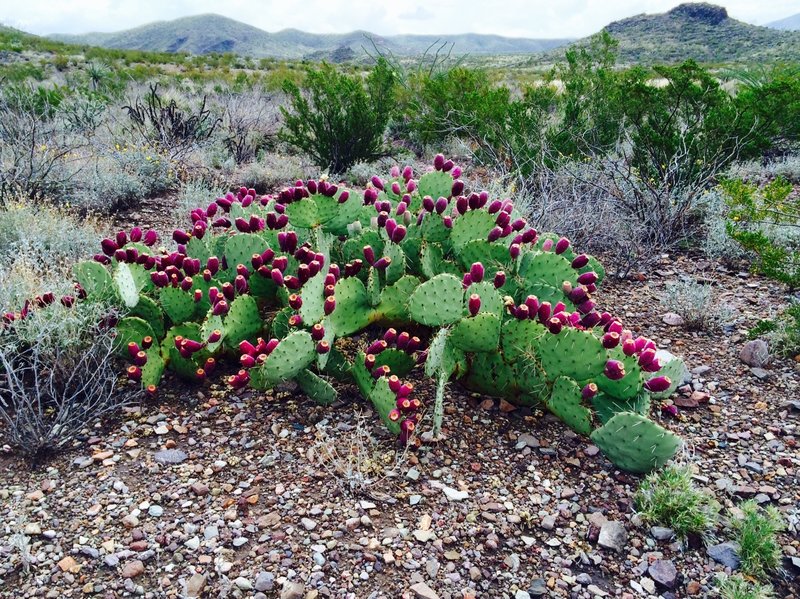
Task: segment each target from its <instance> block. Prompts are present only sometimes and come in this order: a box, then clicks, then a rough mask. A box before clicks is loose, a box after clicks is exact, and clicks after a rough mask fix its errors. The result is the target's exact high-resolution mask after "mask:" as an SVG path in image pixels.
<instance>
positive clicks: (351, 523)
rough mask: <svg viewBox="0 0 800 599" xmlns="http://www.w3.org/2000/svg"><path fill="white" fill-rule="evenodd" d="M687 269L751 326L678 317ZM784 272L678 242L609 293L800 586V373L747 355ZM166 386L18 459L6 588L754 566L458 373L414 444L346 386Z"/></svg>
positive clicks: (713, 471) (705, 582) (532, 577)
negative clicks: (665, 360)
mask: <svg viewBox="0 0 800 599" xmlns="http://www.w3.org/2000/svg"><path fill="white" fill-rule="evenodd" d="M684 274H690V275H692V276H693V277H695V278H700V279H707V280H713V281H714V282H715V287H716V289H717V292H718V297H719V299H720V301H723V302H729V303H731V304H732V305H733V306H734V307H735V309H736V312H737V316H738V321H737V322H736V323H735V324H734V325H732V326H729V327H727V328H726V329H724V330H723V331H719V332H714V333H706V332H697V333H692V332H687V331H685V330H683V329H682V328H681V327H677V326H670V325H668V324H665V323H664V321H663V319H662V317H663V312H664V310H663V308H661V307H660V306H659V304H658V301H657V299H656V298H657V296H658V294H659V292H660V290H661V289H662V288H663V285H664V282H665V281H667V280H671V279H674V278H675V277H677V276H681V275H684ZM774 288H775V286H774V284H772V283H770V282H768V281H764V280H761V279H758V278H756V277H751V276H749V275H746V274H741V273H738V272H736V271H735V270H733V271H728V270H726V269H724V268H722V267H719V266H717V265H715V264H712V263H705V262H703V261H698V260H694V259H691V258H679V259H676V260H672V259H668V260H664V262H663V264H662V265H661V267H660V269H658V270H656V271H655V272H654V273H653V274H652V275H650V276H648V277H639V278H638V280H633V281H626V282H610V283H609V284H608V285H606V289H605V290H604V292H603V294H602V298H603V301H604V302H605V303H606V305H608V306H609V307H611V308H613V311H614V312H615V313H618V314H619V315H621V316H622V317H623V318H624V320H625V322H626V323H627V324H629V325H632V326H634V327H636V328H637V329H639V330H641V332H642V333H643V334H646V335H648V336H651V337H653V338H654V339H655V340H656V341H657V342H658V343H659V345H660V346H661V347H662V348H664V349H667V350H669V351H670V352H673V353H674V354H677V355H680V356H683V357H684V358H685V359H686V361H687V364H688V365H689V368H690V369H691V372H692V374H691V376H690V379H691V382H688V383H687V384H686V385H685V386H684V387H683V388H682V390H681V393H680V394H679V395H678V396H677V397H676V398H675V399H674V401H675V403H676V404H677V405H678V406H679V415H678V417H677V418H672V417H669V416H667V417H665V418H664V419H663V420H662V422H663V423H664V424H665V425H666V426H668V427H669V428H671V429H673V430H675V431H676V432H678V433H679V434H680V435H681V436H682V437H683V438H684V439H685V440H686V447H687V448H686V451H685V455H684V456H683V459H685V460H687V461H689V462H690V463H692V464H693V465H694V468H695V470H696V477H695V478H696V481H697V483H698V484H699V485H700V486H702V487H705V488H708V489H709V490H710V491H712V492H713V493H715V495H716V496H717V498H718V499H719V500H720V502H722V503H723V505H725V506H726V507H731V506H734V505H735V504H736V502H738V501H739V500H740V499H742V498H745V497H755V498H756V499H757V500H758V501H759V502H761V503H772V504H774V505H775V506H777V507H778V508H779V509H780V510H781V512H782V513H783V514H784V516H785V519H786V521H787V525H788V528H787V530H786V532H785V533H784V534H783V535H782V536H781V545H782V550H783V553H784V555H785V556H786V560H785V565H786V570H785V572H784V574H783V575H782V576H780V577H776V579H775V580H774V581H773V582H774V584H775V585H776V590H777V593H778V595H779V596H780V597H796V596H800V594H798V592H797V589H798V588H800V570H799V569H797V565H798V564H800V553H799V551H800V537H799V536H798V535H799V534H800V508H798V502H799V500H800V484H798V482H800V481H798V471H800V470H799V469H800V451H798V448H797V445H796V442H797V437H798V434H800V429H798V422H800V411H799V410H798V408H800V404H799V403H798V402H797V392H798V385H799V383H800V373H799V372H798V365H797V363H796V362H794V361H792V360H789V359H777V360H773V361H772V363H771V364H769V365H757V366H755V367H751V366H748V365H746V364H744V363H743V362H742V361H741V360H740V358H739V353H740V351H741V349H742V347H743V345H744V343H745V342H746V337H745V333H746V329H747V328H748V327H749V326H752V325H753V324H754V323H755V322H756V320H757V319H758V317H759V315H760V314H761V313H762V312H763V311H764V305H765V303H769V304H770V305H773V306H776V307H777V306H778V304H779V302H780V298H779V297H777V298H776V297H775V292H774ZM165 387H168V388H169V389H170V390H168V391H166V392H165V393H163V394H162V395H161V397H160V399H159V400H158V401H151V402H148V403H146V404H145V405H143V406H141V408H140V409H134V410H129V411H127V412H126V413H125V414H124V416H123V417H122V419H121V421H120V422H117V423H111V424H108V425H106V426H104V427H102V428H97V429H96V430H95V431H94V435H93V436H92V437H91V438H87V439H86V440H85V441H83V442H81V443H80V444H78V445H77V446H76V447H75V448H74V450H72V451H70V452H67V453H65V454H63V455H60V456H57V457H56V458H54V459H52V460H50V461H48V462H45V463H43V464H41V465H39V466H37V467H36V468H34V469H28V467H27V466H25V465H24V464H22V463H21V462H20V461H18V460H17V459H15V458H14V457H13V456H6V457H5V458H0V460H1V461H0V597H53V598H56V597H81V596H87V597H88V596H97V597H109V598H110V597H125V596H137V595H138V596H144V597H154V598H155V597H187V596H188V597H199V596H203V597H248V598H250V597H258V598H262V597H282V598H284V599H288V598H307V599H310V598H313V597H349V598H362V597H364V598H366V597H369V598H378V597H387V598H389V597H422V598H434V597H440V598H442V599H445V598H468V597H498V598H500V597H505V598H508V597H514V598H515V599H525V598H528V597H537V596H552V597H580V598H583V597H587V598H588V597H605V596H619V597H629V598H634V597H637V598H638V597H658V596H663V597H687V596H698V597H705V596H713V595H714V591H713V585H714V579H715V577H716V575H717V573H719V572H723V571H730V569H731V568H732V567H735V566H736V556H735V553H733V552H732V551H731V550H730V547H729V546H727V545H724V544H722V543H723V542H724V541H725V540H726V539H725V531H724V529H723V528H720V530H719V531H718V532H719V534H718V535H717V537H716V538H710V539H708V540H707V543H706V545H702V544H697V543H695V544H693V545H690V546H687V547H682V546H681V545H680V544H679V543H677V542H676V541H675V540H674V539H672V538H671V536H670V531H669V530H665V529H663V528H651V527H650V526H649V525H645V524H644V523H642V522H641V521H640V519H639V518H638V516H637V515H636V514H635V512H634V509H633V505H632V498H633V493H634V491H635V489H636V486H637V484H638V483H639V480H640V478H639V477H636V476H632V475H629V474H626V473H622V472H619V471H617V470H616V469H614V468H613V467H612V466H611V464H610V463H609V462H608V461H607V460H605V459H604V458H603V456H602V455H601V454H599V453H598V450H597V448H596V447H594V446H593V445H591V443H590V442H589V441H588V440H587V439H585V438H581V437H579V436H577V435H575V434H573V433H571V432H570V431H569V430H567V429H566V428H565V427H564V426H563V425H562V424H561V423H559V422H558V421H557V420H555V419H554V418H552V417H551V416H547V415H545V414H543V413H541V412H538V411H535V410H534V411H531V410H529V409H517V410H513V409H510V408H511V406H508V405H507V404H504V403H499V402H497V401H492V400H487V399H485V398H480V397H471V396H468V395H465V394H463V393H462V392H460V391H459V390H458V388H457V387H456V386H453V387H452V389H451V392H450V393H449V397H448V406H447V416H446V421H445V424H446V432H447V439H446V440H445V441H443V442H440V443H438V444H435V445H423V447H422V448H421V449H419V450H418V451H417V452H415V453H403V452H401V451H399V450H398V449H397V447H396V446H395V444H394V442H393V441H392V440H391V439H389V438H388V437H387V436H386V435H385V434H384V433H383V431H382V428H381V426H380V424H379V422H378V420H377V418H376V417H374V415H373V414H372V413H371V411H370V409H369V408H368V407H366V406H364V404H363V403H362V402H360V401H356V400H355V398H354V396H351V395H349V394H347V393H344V394H343V401H342V402H341V403H342V405H341V406H339V407H338V408H337V407H335V408H320V407H317V406H316V405H315V404H314V403H313V402H312V401H310V400H308V399H306V398H304V397H302V396H299V395H296V394H295V393H293V392H292V390H286V391H284V392H282V393H277V394H275V395H270V396H266V397H264V396H263V395H259V394H253V393H252V392H244V393H242V394H240V395H232V394H229V393H228V392H226V391H224V390H223V389H221V388H218V387H216V386H209V387H205V388H188V387H182V386H180V385H178V384H177V383H175V384H174V385H172V386H170V385H166V386H165ZM658 409H659V406H654V410H656V411H658ZM362 410H363V412H364V416H363V417H359V413H360V411H362ZM656 417H657V418H658V416H656ZM423 428H424V427H423ZM720 544H722V545H720Z"/></svg>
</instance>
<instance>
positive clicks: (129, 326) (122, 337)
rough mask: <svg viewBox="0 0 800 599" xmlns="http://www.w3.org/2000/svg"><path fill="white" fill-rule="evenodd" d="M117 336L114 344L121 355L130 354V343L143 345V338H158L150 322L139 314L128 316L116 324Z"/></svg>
mask: <svg viewBox="0 0 800 599" xmlns="http://www.w3.org/2000/svg"><path fill="white" fill-rule="evenodd" d="M116 330H117V336H116V339H115V340H114V346H115V349H116V351H117V353H118V354H119V355H120V356H125V357H127V356H128V343H131V342H133V343H136V344H137V345H139V346H140V347H141V345H142V339H144V338H145V337H152V338H153V339H157V337H156V334H155V333H154V332H153V328H152V327H151V326H150V324H149V323H148V322H147V321H146V320H144V319H142V318H139V317H138V316H126V317H125V318H123V319H121V320H120V321H119V322H118V323H117V326H116Z"/></svg>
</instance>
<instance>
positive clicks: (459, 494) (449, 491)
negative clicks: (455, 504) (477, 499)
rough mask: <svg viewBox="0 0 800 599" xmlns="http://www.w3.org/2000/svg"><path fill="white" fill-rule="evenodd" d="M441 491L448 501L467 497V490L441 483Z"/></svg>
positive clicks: (461, 499)
mask: <svg viewBox="0 0 800 599" xmlns="http://www.w3.org/2000/svg"><path fill="white" fill-rule="evenodd" d="M442 491H443V492H444V494H445V496H446V497H447V498H448V499H449V500H450V501H463V500H464V499H466V498H467V497H469V493H468V492H467V491H459V490H458V489H453V488H452V487H448V486H446V485H442Z"/></svg>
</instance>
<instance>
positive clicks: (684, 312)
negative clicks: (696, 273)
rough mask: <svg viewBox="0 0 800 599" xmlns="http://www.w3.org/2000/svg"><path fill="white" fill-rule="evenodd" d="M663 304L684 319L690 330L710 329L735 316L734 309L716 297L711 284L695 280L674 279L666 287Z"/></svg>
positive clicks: (666, 308) (662, 297)
mask: <svg viewBox="0 0 800 599" xmlns="http://www.w3.org/2000/svg"><path fill="white" fill-rule="evenodd" d="M661 305H662V306H663V307H664V309H665V310H668V311H670V312H674V313H675V314H677V315H678V316H680V317H681V318H682V319H683V325H684V326H685V327H686V328H687V329H690V330H697V331H702V330H710V329H715V328H718V327H719V326H721V325H723V324H726V323H727V322H729V321H730V320H731V319H732V317H733V310H732V309H731V307H730V306H728V305H727V304H722V303H720V302H719V301H717V298H715V297H714V292H713V289H712V287H711V286H710V285H704V284H702V283H698V282H697V281H693V280H680V281H672V282H669V283H667V284H666V286H665V287H664V293H663V294H662V296H661Z"/></svg>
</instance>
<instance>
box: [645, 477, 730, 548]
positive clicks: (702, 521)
mask: <svg viewBox="0 0 800 599" xmlns="http://www.w3.org/2000/svg"><path fill="white" fill-rule="evenodd" d="M634 501H635V504H636V509H637V510H638V511H639V514H640V515H641V517H642V519H643V520H644V521H645V522H648V523H651V524H657V525H659V526H664V527H667V528H671V529H672V530H674V531H675V534H676V535H677V536H678V538H680V539H685V538H686V537H687V535H689V534H699V535H705V534H707V533H709V532H710V531H711V530H712V529H713V528H714V527H715V525H716V522H717V513H718V511H719V504H718V503H717V502H716V501H715V500H714V498H713V496H712V495H711V494H710V493H708V492H706V491H701V490H699V489H697V488H696V487H695V486H694V482H693V481H692V471H691V468H689V467H688V466H677V465H672V466H668V467H667V468H665V469H664V470H662V471H661V472H657V473H653V474H651V475H649V476H648V477H647V478H646V479H645V480H643V481H642V483H641V484H640V485H639V488H638V489H637V491H636V496H635V497H634Z"/></svg>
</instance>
